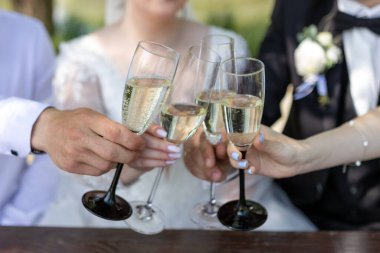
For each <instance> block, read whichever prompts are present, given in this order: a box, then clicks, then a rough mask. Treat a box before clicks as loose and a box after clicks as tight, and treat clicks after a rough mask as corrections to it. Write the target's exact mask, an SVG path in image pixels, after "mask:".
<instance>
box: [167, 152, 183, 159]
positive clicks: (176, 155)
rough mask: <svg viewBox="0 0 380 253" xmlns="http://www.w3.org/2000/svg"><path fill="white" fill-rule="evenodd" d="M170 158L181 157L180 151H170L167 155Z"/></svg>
mask: <svg viewBox="0 0 380 253" xmlns="http://www.w3.org/2000/svg"><path fill="white" fill-rule="evenodd" d="M168 156H169V157H170V158H175V159H177V158H181V156H182V155H181V153H170V154H169V155H168Z"/></svg>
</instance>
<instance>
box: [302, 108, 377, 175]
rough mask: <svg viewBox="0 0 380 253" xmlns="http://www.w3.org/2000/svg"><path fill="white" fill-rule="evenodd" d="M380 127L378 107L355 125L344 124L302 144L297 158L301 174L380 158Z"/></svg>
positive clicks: (358, 119)
mask: <svg viewBox="0 0 380 253" xmlns="http://www.w3.org/2000/svg"><path fill="white" fill-rule="evenodd" d="M379 126H380V109H379V108H377V109H375V110H373V111H371V112H370V113H367V114H366V115H364V116H362V117H359V118H356V119H355V120H354V125H350V124H349V123H346V124H343V125H342V126H340V127H338V128H335V129H333V130H330V131H326V132H324V133H321V134H318V135H314V136H312V137H310V138H308V139H306V140H304V141H302V144H303V145H304V146H305V149H304V151H303V154H302V155H300V156H299V157H300V160H302V161H300V163H301V164H302V163H303V164H304V166H300V168H301V171H300V173H306V172H310V171H314V170H318V169H324V168H329V167H332V166H336V165H339V164H348V163H352V162H355V161H358V160H360V161H362V160H369V159H373V158H376V157H379V156H380V135H379V134H378V128H379ZM365 141H367V142H368V145H367V146H365V145H364V142H365Z"/></svg>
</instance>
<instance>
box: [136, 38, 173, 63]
mask: <svg viewBox="0 0 380 253" xmlns="http://www.w3.org/2000/svg"><path fill="white" fill-rule="evenodd" d="M147 45H154V46H157V47H161V48H164V49H166V50H167V51H168V52H169V54H170V53H173V54H174V56H175V57H174V58H175V59H176V60H178V59H179V57H180V54H179V53H178V52H177V50H175V49H173V48H171V47H168V46H166V45H164V44H161V43H158V42H154V41H151V40H140V41H139V42H138V44H137V47H141V48H143V49H144V50H146V51H147V52H149V53H151V54H154V55H156V56H159V57H164V58H172V57H170V55H169V54H160V53H158V52H154V51H153V50H152V49H151V48H149V47H148V46H147Z"/></svg>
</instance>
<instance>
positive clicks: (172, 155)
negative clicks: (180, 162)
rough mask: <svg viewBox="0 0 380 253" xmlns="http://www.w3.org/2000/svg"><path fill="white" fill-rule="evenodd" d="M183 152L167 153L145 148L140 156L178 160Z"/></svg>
mask: <svg viewBox="0 0 380 253" xmlns="http://www.w3.org/2000/svg"><path fill="white" fill-rule="evenodd" d="M181 156H182V154H181V153H180V152H178V153H167V152H162V151H159V150H155V149H150V148H145V149H144V150H143V151H142V152H141V153H140V156H139V158H145V159H156V160H163V161H167V160H177V159H179V158H181Z"/></svg>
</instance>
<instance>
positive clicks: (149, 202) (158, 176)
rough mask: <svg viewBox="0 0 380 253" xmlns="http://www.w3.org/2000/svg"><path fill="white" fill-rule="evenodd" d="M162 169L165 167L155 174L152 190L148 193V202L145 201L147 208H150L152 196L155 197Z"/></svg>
mask: <svg viewBox="0 0 380 253" xmlns="http://www.w3.org/2000/svg"><path fill="white" fill-rule="evenodd" d="M164 169H165V167H162V168H160V169H159V170H158V172H157V176H156V178H155V179H154V183H153V186H152V190H151V191H150V194H149V197H148V200H147V201H146V205H147V206H149V207H151V206H152V203H153V199H154V196H155V195H156V191H157V188H158V184H159V183H160V179H161V175H162V172H163V171H164Z"/></svg>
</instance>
